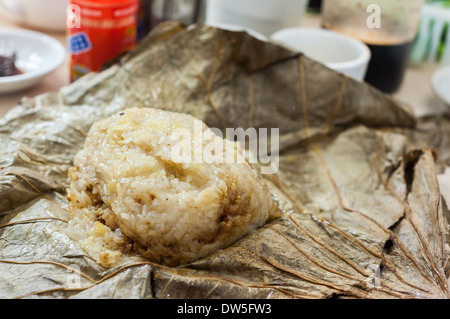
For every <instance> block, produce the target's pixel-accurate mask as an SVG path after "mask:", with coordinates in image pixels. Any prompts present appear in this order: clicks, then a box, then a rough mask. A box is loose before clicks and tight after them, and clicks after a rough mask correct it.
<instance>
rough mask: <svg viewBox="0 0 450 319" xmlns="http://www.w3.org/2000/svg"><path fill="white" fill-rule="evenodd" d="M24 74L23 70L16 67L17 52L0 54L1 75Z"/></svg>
mask: <svg viewBox="0 0 450 319" xmlns="http://www.w3.org/2000/svg"><path fill="white" fill-rule="evenodd" d="M19 74H23V72H22V71H21V70H20V69H18V68H17V67H16V54H15V53H14V54H13V55H12V56H10V57H7V56H1V55H0V77H4V76H13V75H19Z"/></svg>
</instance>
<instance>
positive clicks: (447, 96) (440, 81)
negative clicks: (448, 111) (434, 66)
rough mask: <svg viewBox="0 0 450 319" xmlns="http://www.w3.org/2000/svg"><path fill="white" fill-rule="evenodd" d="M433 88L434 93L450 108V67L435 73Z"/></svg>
mask: <svg viewBox="0 0 450 319" xmlns="http://www.w3.org/2000/svg"><path fill="white" fill-rule="evenodd" d="M431 87H432V88H433V90H434V93H436V95H437V96H438V97H439V98H440V99H441V100H442V101H444V102H445V103H446V104H447V105H448V106H450V66H445V67H442V68H440V69H438V70H437V71H436V72H434V73H433V76H432V77H431Z"/></svg>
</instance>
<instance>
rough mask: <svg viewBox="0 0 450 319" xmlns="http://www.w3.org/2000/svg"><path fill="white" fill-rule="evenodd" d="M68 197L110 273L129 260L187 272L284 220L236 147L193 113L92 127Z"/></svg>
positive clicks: (153, 113) (145, 111) (132, 117)
mask: <svg viewBox="0 0 450 319" xmlns="http://www.w3.org/2000/svg"><path fill="white" fill-rule="evenodd" d="M200 137H201V138H200ZM230 159H232V160H230ZM67 197H68V199H69V201H70V212H71V216H72V219H71V221H70V223H69V225H70V227H71V232H72V234H73V235H74V236H75V237H77V239H78V240H79V242H80V243H81V245H82V246H83V248H85V249H86V251H88V252H89V254H90V255H91V256H92V257H93V258H95V259H96V260H97V261H98V262H99V263H100V264H102V265H104V266H113V265H114V264H115V263H117V262H118V260H119V259H120V258H121V257H122V256H123V255H124V254H129V253H135V254H138V255H139V256H143V257H146V258H148V259H150V260H151V261H154V262H158V263H162V264H165V265H169V266H177V265H180V264H186V263H189V262H191V261H193V260H195V259H198V258H201V257H204V256H206V255H208V254H210V253H212V252H214V251H216V250H217V249H220V248H224V247H227V246H228V245H230V244H232V243H233V242H235V241H236V240H238V239H239V238H241V237H242V236H244V235H246V234H248V233H249V232H251V231H253V230H255V229H257V228H258V227H261V226H262V225H264V224H265V223H266V221H267V220H268V219H269V218H271V217H273V216H275V215H277V213H278V208H277V205H276V203H275V202H274V200H273V199H272V197H271V194H270V192H269V190H268V188H267V186H266V184H265V183H264V181H263V180H262V179H261V177H260V175H259V173H258V172H257V170H256V169H255V168H253V167H252V166H251V165H250V164H249V163H248V162H247V161H246V160H245V157H244V154H243V151H242V149H241V147H240V144H239V143H236V142H232V141H229V140H226V139H223V138H222V137H220V136H218V135H216V134H214V132H213V131H212V130H211V129H210V128H208V127H207V126H206V125H205V124H204V123H203V122H202V121H200V120H198V119H196V118H194V117H192V116H190V115H187V114H181V113H174V112H168V111H162V110H159V109H152V108H132V109H127V110H125V111H123V112H121V113H119V114H116V115H113V116H111V117H109V118H106V119H104V120H101V121H99V122H97V123H95V124H94V125H93V126H92V128H91V130H90V132H89V134H88V136H87V139H86V141H85V145H84V148H83V149H82V150H81V151H80V152H79V153H78V154H77V155H76V157H75V158H74V166H73V168H72V169H70V171H69V188H68V192H67Z"/></svg>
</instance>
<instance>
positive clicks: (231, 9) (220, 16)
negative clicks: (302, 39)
mask: <svg viewBox="0 0 450 319" xmlns="http://www.w3.org/2000/svg"><path fill="white" fill-rule="evenodd" d="M308 2H309V0H208V1H206V17H205V23H206V24H208V25H221V24H226V25H235V26H241V27H244V28H248V29H251V30H254V31H256V32H259V33H261V34H263V35H264V36H266V37H269V36H270V35H271V34H272V33H274V32H276V31H278V30H281V29H284V28H288V27H293V26H300V22H301V18H302V16H303V13H304V11H305V9H306V6H307V4H308Z"/></svg>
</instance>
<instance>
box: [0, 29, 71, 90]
mask: <svg viewBox="0 0 450 319" xmlns="http://www.w3.org/2000/svg"><path fill="white" fill-rule="evenodd" d="M14 53H16V57H17V59H16V66H17V68H19V69H20V70H21V71H23V72H24V73H23V74H20V75H13V76H4V77H0V93H12V92H16V91H20V90H24V89H26V88H29V87H31V86H33V85H35V84H37V83H38V82H39V81H41V80H42V78H43V77H44V76H46V75H47V74H49V73H50V72H52V71H54V70H55V69H56V68H58V67H59V66H60V65H61V64H62V63H63V62H64V60H65V58H66V49H65V48H64V46H63V45H62V44H61V43H60V42H59V41H58V40H56V39H54V38H52V37H50V36H48V35H45V34H43V33H40V32H35V31H29V30H23V29H1V30H0V55H3V56H11V55H12V54H14Z"/></svg>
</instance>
